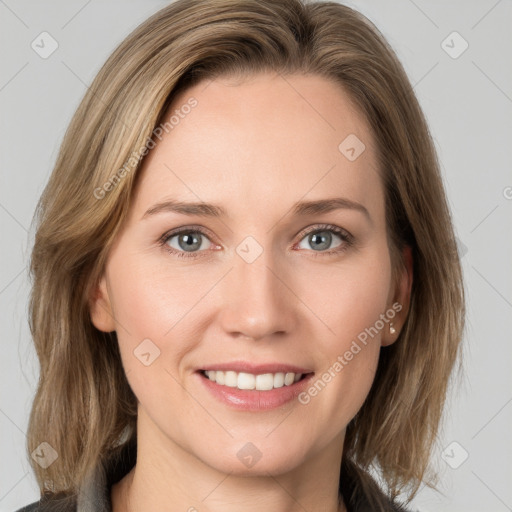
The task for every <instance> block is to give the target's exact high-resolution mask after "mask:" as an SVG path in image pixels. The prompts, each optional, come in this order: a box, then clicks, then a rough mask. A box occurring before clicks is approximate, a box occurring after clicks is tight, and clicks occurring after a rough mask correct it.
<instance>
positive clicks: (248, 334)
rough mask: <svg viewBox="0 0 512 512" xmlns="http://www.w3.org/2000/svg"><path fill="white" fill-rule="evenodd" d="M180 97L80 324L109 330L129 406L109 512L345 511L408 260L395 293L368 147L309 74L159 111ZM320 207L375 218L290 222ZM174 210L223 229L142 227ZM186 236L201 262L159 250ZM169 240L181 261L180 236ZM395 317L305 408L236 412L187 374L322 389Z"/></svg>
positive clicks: (360, 129)
mask: <svg viewBox="0 0 512 512" xmlns="http://www.w3.org/2000/svg"><path fill="white" fill-rule="evenodd" d="M190 97H194V98H196V99H197V101H198V104H197V106H196V107H195V108H193V109H192V110H191V112H190V113H189V114H188V115H187V116H185V117H184V118H183V119H180V122H179V124H178V125H176V126H175V127H174V129H173V130H172V131H170V132H169V133H167V134H166V133H164V135H163V138H162V140H161V141H160V142H158V143H157V145H156V147H155V148H154V149H152V150H151V151H150V152H149V154H148V156H147V157H146V159H145V160H144V162H143V166H142V168H141V170H140V172H141V174H140V176H139V177H138V179H139V181H138V183H137V188H136V193H135V196H134V200H133V203H132V205H131V210H130V215H129V218H128V219H127V222H126V224H125V225H124V228H123V229H122V231H121V232H120V233H119V235H118V237H117V239H116V243H115V244H114V246H113V248H112V250H111V251H110V253H109V258H108V262H107V265H106V268H105V272H104V275H103V277H102V278H101V280H100V282H99V283H98V286H97V288H96V293H95V294H94V296H92V297H91V318H92V321H93V323H94V325H95V326H96V327H97V328H98V329H100V330H103V331H113V330H115V331H116V332H117V336H118V340H119V345H120V351H121V357H122V361H123V365H124V368H125V372H126V374H127V378H128V381H129V383H130V385H131V387H132V389H133V391H134V393H135V395H136V396H137V399H138V401H139V406H138V425H137V427H138V452H137V464H136V466H135V467H134V469H133V470H132V471H131V472H130V473H128V475H126V476H125V477H124V478H123V479H122V480H121V481H120V482H119V483H117V484H116V485H114V486H113V487H112V493H111V496H112V502H113V510H114V512H126V511H128V512H132V511H135V510H136V511H139V512H146V511H154V510H169V509H170V508H172V510H183V511H186V510H190V511H192V510H194V509H196V510H197V511H202V510H208V511H212V512H215V511H222V512H231V511H240V510H244V512H252V511H261V510H272V511H273V512H281V511H283V512H284V511H299V510H301V511H303V510H311V511H313V510H323V511H332V512H334V511H338V510H345V508H344V504H343V503H340V504H339V503H338V479H339V465H340V461H341V458H342V446H343V440H344V436H345V429H346V426H347V424H348V423H349V421H350V420H351V419H352V418H353V417H354V416H355V414H356V413H357V411H358V410H359V409H360V407H361V405H362V404H363V401H364V400H365V398H366V396H367V394H368V392H369V390H370V387H371V384H372V382H373V380H374V376H375V370H376V367H377V363H378V358H379V353H380V349H381V346H386V345H389V344H391V343H393V342H394V341H396V338H397V337H398V334H399V332H400V328H401V327H402V325H403V323H404V321H405V317H406V314H407V309H408V304H409V296H410V288H411V277H410V276H411V264H412V263H411V261H410V253H407V252H405V253H404V256H405V260H406V270H404V271H403V272H402V273H401V274H400V275H399V277H398V279H397V280H396V281H393V280H392V274H391V259H390V250H389V245H388V237H387V234H386V222H385V208H384V204H385V203H384V190H383V186H382V180H381V177H380V174H379V171H378V167H377V155H376V151H375V140H374V138H373V134H372V133H371V130H370V128H369V127H368V125H367V124H366V122H365V120H364V118H363V116H362V115H361V114H360V113H359V112H358V111H357V109H356V108H355V107H354V105H353V104H352V103H351V101H350V99H349V97H348V96H347V94H346V93H345V92H344V90H343V89H342V88H341V87H340V86H339V85H338V84H335V83H332V82H330V81H327V80H326V79H325V78H322V77H318V76H314V75H292V76H287V77H286V79H285V78H284V77H281V76H279V75H273V74H257V75H253V76H251V77H250V78H247V77H246V78H245V79H244V80H243V81H240V80H237V81H235V80H233V79H228V78H227V77H223V78H222V79H217V80H215V81H211V82H208V83H205V82H203V83H200V84H197V85H196V86H194V87H193V88H190V89H188V90H186V91H183V92H182V93H181V94H180V96H178V97H177V98H176V99H175V101H174V103H173V106H172V107H171V110H173V109H176V108H179V107H180V106H181V105H183V104H185V103H186V101H187V100H188V99H189V98H190ZM169 115H171V113H169ZM349 134H356V135H357V137H358V138H359V139H360V140H361V141H363V142H364V144H365V146H366V150H365V151H364V152H363V153H362V154H361V155H360V156H359V157H358V158H357V159H356V160H355V161H349V160H348V159H347V158H346V157H345V156H344V155H343V154H342V153H341V152H340V150H339V149H338V145H339V144H340V143H341V142H342V141H343V140H344V139H345V138H346V137H347V136H348V135H349ZM332 197H344V198H346V199H349V200H351V201H354V202H357V203H359V204H361V205H363V206H364V207H365V208H366V209H367V211H368V214H369V217H366V216H365V215H364V214H363V213H362V212H360V211H358V210H355V209H347V208H344V209H338V210H334V211H331V212H326V213H316V214H312V215H307V216H302V217H299V216H295V215H293V213H292V211H291V209H292V205H293V204H294V203H295V202H297V201H299V200H311V201H312V200H319V199H326V198H332ZM170 198H174V199H178V200H181V201H194V202H197V201H205V202H208V203H216V204H219V205H221V206H222V207H223V208H225V209H226V211H227V216H225V217H224V216H223V217H221V218H214V217H201V216H197V215H194V216H187V215H184V214H178V213H173V212H161V213H158V214H155V215H150V216H148V217H147V218H144V219H142V217H143V215H144V213H145V212H146V210H148V209H149V208H150V207H152V206H153V205H155V204H156V203H159V202H161V201H164V200H167V199H170ZM322 223H326V224H332V225H334V226H338V227H340V228H343V229H345V230H346V231H348V232H349V233H350V234H351V235H352V236H353V238H354V242H353V244H352V245H349V244H347V243H346V242H345V241H344V240H342V239H341V238H338V235H336V234H335V233H331V234H332V241H331V242H330V245H328V246H327V248H324V249H321V250H315V249H314V246H313V244H312V243H311V239H310V237H308V234H305V233H304V230H305V228H308V227H314V226H316V225H318V224H322ZM183 226H194V227H195V228H197V226H202V227H203V228H205V230H206V231H207V232H208V234H207V235H206V236H201V235H200V234H198V233H196V236H199V238H200V240H202V241H203V244H202V245H201V248H200V249H199V250H196V251H195V255H196V256H195V257H194V256H192V257H183V258H181V257H178V256H177V255H176V254H171V253H169V252H167V251H166V250H165V244H164V245H159V244H158V240H159V239H160V237H162V235H163V234H165V233H166V232H168V231H170V230H171V229H175V228H179V227H183ZM323 230H325V228H322V227H321V226H320V228H319V229H318V231H317V234H320V235H321V234H322V233H319V232H322V231H323ZM191 231H193V229H191ZM324 235H325V233H324ZM247 236H252V237H253V238H254V239H255V240H256V241H257V242H258V244H259V245H260V246H261V248H262V249H263V252H262V254H261V255H260V256H259V257H258V258H257V259H256V260H255V261H253V262H252V263H248V262H247V261H245V260H244V259H243V258H241V257H240V256H239V254H238V253H237V252H236V249H237V247H238V246H239V244H240V243H241V242H242V241H243V240H244V239H245V238H246V237H247ZM171 240H173V242H171V241H168V243H167V246H169V244H172V247H174V248H175V249H176V250H177V251H180V248H179V247H180V246H179V244H178V241H179V237H178V236H174V237H173V238H172V239H171ZM327 243H328V242H327ZM340 247H343V248H344V250H343V251H340V252H338V253H333V254H327V251H329V250H333V251H334V250H336V249H337V248H338V249H339V248H340ZM181 252H182V253H183V252H185V253H186V251H185V250H184V249H181ZM186 254H190V253H186ZM199 254H201V255H199ZM395 302H399V303H400V304H401V305H402V310H401V311H400V312H399V313H397V314H396V316H395V317H394V318H393V325H394V327H395V329H396V333H395V334H391V333H390V331H389V326H388V325H387V324H386V325H385V327H384V329H382V330H381V331H379V334H378V335H377V336H375V337H373V339H370V342H369V343H368V344H367V345H366V346H364V348H363V349H362V350H361V351H360V352H359V353H358V354H357V355H355V356H354V357H353V359H352V360H351V361H350V362H349V363H348V364H347V365H346V366H344V367H343V369H342V371H340V372H338V373H337V374H336V376H335V378H333V379H332V380H331V382H329V383H328V385H326V386H325V387H324V388H323V389H322V391H321V392H320V393H318V394H317V396H315V397H312V398H311V400H310V402H309V403H308V404H306V405H304V404H301V403H299V402H298V401H297V400H294V401H292V402H291V403H287V404H285V405H284V406H282V407H279V408H277V409H274V410H269V411H259V412H247V411H239V410H234V409H232V408H230V407H229V406H227V405H226V404H223V403H221V402H219V401H217V400H216V399H214V398H213V397H212V396H211V394H210V393H209V392H208V391H206V390H205V389H204V387H203V385H202V383H201V381H200V380H199V379H198V375H197V374H196V373H195V372H196V370H197V369H198V368H200V367H201V366H205V365H207V364H212V363H221V362H227V361H234V360H246V361H250V362H253V363H254V362H257V363H266V362H281V363H288V364H295V365H298V366H301V367H306V368H310V369H312V370H313V371H314V372H315V374H316V375H315V377H316V376H319V375H321V374H322V373H323V372H324V371H326V370H327V369H328V368H329V367H331V366H332V365H333V363H334V362H335V361H336V360H337V358H338V356H339V355H343V354H344V353H345V352H346V351H347V350H348V349H349V348H350V346H351V343H352V342H353V340H355V339H356V337H357V335H358V334H359V333H361V332H362V331H364V329H365V328H368V327H370V326H373V325H374V324H375V322H376V320H378V319H379V316H380V315H381V314H383V313H385V312H386V311H387V310H388V309H389V308H391V307H392V304H393V303H395ZM147 338H149V339H150V340H152V342H153V343H154V344H155V345H156V346H158V348H159V350H160V356H159V357H158V358H156V359H155V360H154V361H153V362H152V363H151V364H150V365H149V366H145V365H144V364H142V363H141V361H140V360H139V359H138V358H137V357H135V356H134V354H133V351H134V350H135V348H136V347H137V346H138V345H139V344H140V343H141V341H142V340H144V339H147ZM248 442H251V443H253V444H254V445H255V446H256V447H257V449H258V450H259V451H260V452H261V459H260V460H259V461H258V462H257V463H256V464H255V465H254V466H253V467H252V468H248V467H246V466H245V465H244V464H242V463H241V461H240V460H239V459H238V457H237V452H238V451H239V450H240V449H241V448H242V447H244V446H245V445H246V443H248ZM191 507H194V508H191Z"/></svg>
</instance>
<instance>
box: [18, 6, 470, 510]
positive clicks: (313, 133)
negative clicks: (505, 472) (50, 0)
mask: <svg viewBox="0 0 512 512" xmlns="http://www.w3.org/2000/svg"><path fill="white" fill-rule="evenodd" d="M37 213H38V230H37V235H36V240H35V245H34V249H33V253H32V260H31V270H32V275H33V278H34V283H33V290H32V296H31V303H30V323H31V330H32V334H33V337H34V342H35V345H36V349H37V353H38V357H39V360H40V364H41V373H40V382H39V387H38V390H37V394H36V397H35V400H34V404H33V408H32V411H31V416H30V422H29V430H28V446H27V448H28V451H29V453H30V455H31V463H32V466H33V469H34V471H35V474H36V478H37V480H38V483H39V485H40V488H41V500H39V501H38V502H35V503H32V504H30V505H28V506H27V507H25V509H23V510H78V511H79V512H80V511H85V510H94V511H100V510H102V511H110V510H112V511H114V512H132V511H137V512H145V511H146V510H148V511H149V510H189V511H194V510H197V511H201V510H208V511H217V510H222V511H230V510H233V511H234V510H237V511H239V510H244V511H252V510H262V509H267V510H272V511H276V512H278V511H284V510H287V511H291V510H293V511H295V510H309V511H333V512H334V511H360V510H379V511H380V510H383V511H384V510H405V509H404V508H403V505H401V504H400V503H402V502H403V501H408V500H410V499H412V497H413V496H414V495H415V493H416V492H417V490H418V488H419V486H420V485H421V484H422V483H426V484H428V485H434V482H435V475H433V474H431V472H429V465H428V461H429V456H430V452H431V448H432V446H433V443H434V442H435V440H436V434H437V431H438V426H439V422H440V417H441V413H442V408H443V402H444V398H445V394H446V389H447V383H448V379H449V376H450V373H451V371H452V368H453V366H454V364H455V362H456V360H457V356H458V353H459V344H460V340H461V334H462V329H463V319H464V293H463V287H462V279H461V269H460V265H459V258H458V256H457V251H456V245H455V242H454V234H453V228H452V223H451V218H450V213H449V210H448V207H447V202H446V198H445V193H444V189H443V184H442V180H441V177H440V172H439V166H438V163H437V159H436V154H435V150H434V146H433V143H432V140H431V138H430V135H429V131H428V128H427V125H426V122H425V119H424V116H423V114H422V112H421V109H420V107H419V105H418V102H417V100H416V98H415V96H414V93H413V90H412V87H411V85H410V83H409V81H408V79H407V77H406V75H405V73H404V71H403V68H402V67H401V65H400V64H399V62H398V60H397V58H396V56H395V54H394V53H393V51H392V50H391V49H390V47H389V46H388V45H387V43H386V42H385V41H384V39H383V37H382V36H381V35H380V33H379V32H378V30H377V29H376V28H375V27H374V26H373V25H372V24H371V23H370V22H369V21H368V20H367V19H366V18H364V17H363V16H362V15H360V14H359V13H357V12H355V11H353V10H352V9H350V8H348V7H345V6H342V5H339V4H336V3H330V2H315V3H309V4H307V3H302V2H300V0H280V1H277V2H276V1H274V0H240V1H238V0H237V1H233V0H214V1H211V0H208V1H206V0H186V1H185V0H179V1H177V2H175V3H173V4H171V5H169V6H167V7H166V8H164V9H162V10H161V11H159V12H158V13H156V14H155V15H154V16H152V17H151V18H150V19H149V20H147V21H146V22H145V23H143V24H142V25H141V26H140V27H138V28H137V29H136V30H135V31H134V32H133V33H132V34H131V35H130V36H129V37H128V38H127V39H126V40H125V41H124V42H123V43H122V44H121V45H120V46H119V47H118V48H117V49H116V50H115V52H114V53H113V54H112V56H111V57H110V58H109V59H108V61H107V62H106V63H105V65H104V66H103V68H102V69H101V70H100V72H99V73H98V76H97V77H96V79H95V80H94V82H93V84H92V85H91V87H90V89H89V91H88V93H87V94H86V96H85V98H84V100H83V101H82V103H81V105H80V106H79V108H78V110H77V112H76V114H75V116H74V118H73V120H72V122H71V125H70V127H69V129H68V132H67V133H66V136H65V139H64V141H63V144H62V147H61V151H60V153H59V157H58V160H57V163H56V166H55V169H54V171H53V174H52V176H51V178H50V181H49V183H48V186H47V188H46V189H45V191H44V193H43V196H42V198H41V201H40V204H39V207H38V212H37ZM375 471H376V472H377V473H379V474H380V480H381V485H378V484H377V483H376V480H375V479H374V477H373V476H372V475H371V473H372V472H375Z"/></svg>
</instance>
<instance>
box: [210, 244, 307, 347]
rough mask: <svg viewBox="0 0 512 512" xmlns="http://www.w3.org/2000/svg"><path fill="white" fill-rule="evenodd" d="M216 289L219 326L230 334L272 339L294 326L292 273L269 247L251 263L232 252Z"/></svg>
mask: <svg viewBox="0 0 512 512" xmlns="http://www.w3.org/2000/svg"><path fill="white" fill-rule="evenodd" d="M278 263H280V264H278ZM220 292H221V296H222V298H221V302H220V304H219V306H220V321H221V326H222V329H223V332H224V333H227V334H229V335H230V336H232V337H234V338H237V337H247V338H251V339H253V340H262V339H265V338H268V339H272V338H275V337H277V336H279V337H281V336H284V335H286V334H290V333H291V332H292V329H293V328H297V325H298V316H297V313H298V312H297V307H298V305H299V304H300V301H299V300H298V298H297V297H296V296H295V295H294V293H293V277H292V275H291V273H290V272H287V271H286V267H285V265H284V264H283V262H277V261H276V259H275V258H273V256H272V251H271V250H270V249H269V250H263V252H262V254H261V255H260V256H259V257H258V258H257V259H256V260H255V261H252V262H251V263H249V262H247V261H246V260H244V259H243V258H242V257H240V256H239V255H238V254H237V253H234V257H233V268H232V270H231V272H229V274H228V275H227V276H226V279H224V280H223V282H222V290H220Z"/></svg>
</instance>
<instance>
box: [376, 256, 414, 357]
mask: <svg viewBox="0 0 512 512" xmlns="http://www.w3.org/2000/svg"><path fill="white" fill-rule="evenodd" d="M402 261H403V263H404V266H403V268H402V272H401V274H400V276H399V278H398V279H397V282H396V288H395V293H394V296H393V300H392V302H391V304H390V307H391V309H393V310H394V311H395V313H396V314H395V316H394V317H393V319H392V320H391V321H390V322H389V323H388V324H387V325H386V327H385V329H384V332H383V334H382V337H381V345H382V346H383V347H385V346H388V345H391V344H392V343H394V342H395V341H396V340H397V339H398V336H399V335H400V332H401V330H402V328H403V325H404V323H405V319H406V318H407V314H408V313H409V306H410V300H411V290H412V280H413V265H414V262H413V257H412V249H411V247H410V246H406V247H404V249H403V251H402Z"/></svg>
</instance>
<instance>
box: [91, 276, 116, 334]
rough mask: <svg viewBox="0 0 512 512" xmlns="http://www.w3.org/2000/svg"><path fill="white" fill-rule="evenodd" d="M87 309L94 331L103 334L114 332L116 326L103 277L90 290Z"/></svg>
mask: <svg viewBox="0 0 512 512" xmlns="http://www.w3.org/2000/svg"><path fill="white" fill-rule="evenodd" d="M89 309H90V313H91V321H92V323H93V325H94V326H95V327H96V329H98V330H100V331H103V332H112V331H115V329H116V325H115V321H114V314H113V311H112V306H111V303H110V297H109V295H108V290H107V283H106V279H105V276H103V277H102V278H101V279H100V281H99V282H98V284H97V285H96V286H95V287H94V288H93V289H92V292H91V295H90V297H89Z"/></svg>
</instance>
